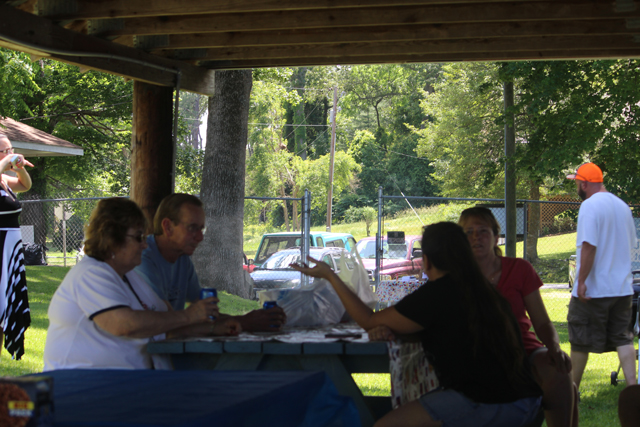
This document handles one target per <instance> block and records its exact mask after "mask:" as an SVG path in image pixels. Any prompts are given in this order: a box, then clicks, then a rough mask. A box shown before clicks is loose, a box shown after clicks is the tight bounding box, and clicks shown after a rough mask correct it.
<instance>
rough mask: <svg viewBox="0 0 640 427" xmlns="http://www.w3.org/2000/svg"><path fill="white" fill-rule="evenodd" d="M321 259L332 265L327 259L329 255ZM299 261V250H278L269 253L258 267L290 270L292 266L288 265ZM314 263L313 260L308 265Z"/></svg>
mask: <svg viewBox="0 0 640 427" xmlns="http://www.w3.org/2000/svg"><path fill="white" fill-rule="evenodd" d="M311 256H312V257H314V256H320V254H315V253H312V254H311ZM322 260H323V261H324V262H326V263H327V264H329V265H330V266H331V267H333V265H331V260H330V259H329V256H327V255H325V256H324V257H323V258H322ZM299 262H300V252H299V251H282V252H278V253H275V254H273V255H271V256H270V257H269V258H268V259H267V260H266V261H265V262H264V264H262V265H261V266H260V269H262V270H280V269H287V270H292V268H289V266H290V265H291V264H293V263H299ZM314 265H316V264H315V263H314V262H310V263H309V266H311V267H313V266H314Z"/></svg>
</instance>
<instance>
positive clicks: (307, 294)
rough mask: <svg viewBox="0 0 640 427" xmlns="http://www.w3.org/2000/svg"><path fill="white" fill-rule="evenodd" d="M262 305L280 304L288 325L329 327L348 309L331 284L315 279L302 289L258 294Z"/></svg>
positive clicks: (338, 320)
mask: <svg viewBox="0 0 640 427" xmlns="http://www.w3.org/2000/svg"><path fill="white" fill-rule="evenodd" d="M258 298H259V301H260V305H263V304H264V302H265V301H276V302H277V304H278V306H279V307H282V309H283V310H284V312H285V314H286V315H287V323H286V325H285V326H326V325H333V324H336V323H338V322H340V319H342V316H343V315H344V313H345V310H344V306H343V305H342V302H341V301H340V298H339V297H338V294H336V291H334V290H333V287H332V286H331V284H330V283H329V282H327V281H326V280H324V279H315V280H314V281H313V283H312V284H311V285H309V286H308V287H306V288H302V289H280V290H272V291H261V292H259V293H258Z"/></svg>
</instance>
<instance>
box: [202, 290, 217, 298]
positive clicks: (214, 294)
mask: <svg viewBox="0 0 640 427" xmlns="http://www.w3.org/2000/svg"><path fill="white" fill-rule="evenodd" d="M211 297H216V298H218V291H217V290H216V288H202V289H200V299H205V298H211Z"/></svg>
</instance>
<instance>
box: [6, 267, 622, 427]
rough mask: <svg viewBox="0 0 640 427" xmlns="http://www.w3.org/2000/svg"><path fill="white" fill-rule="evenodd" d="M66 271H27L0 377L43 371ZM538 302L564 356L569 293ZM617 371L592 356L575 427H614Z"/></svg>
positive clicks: (362, 382)
mask: <svg viewBox="0 0 640 427" xmlns="http://www.w3.org/2000/svg"><path fill="white" fill-rule="evenodd" d="M68 270H69V267H57V266H27V280H28V286H29V302H30V304H31V315H32V325H31V328H29V330H28V331H27V334H26V351H25V355H24V356H23V358H22V360H20V361H14V360H10V358H9V355H8V354H7V353H6V351H3V352H2V353H3V354H2V357H1V358H0V376H16V375H23V374H29V373H34V372H40V371H42V366H43V362H42V356H43V351H44V343H45V339H46V330H47V327H48V325H49V322H48V320H47V309H48V306H49V301H50V300H51V297H52V295H53V292H54V291H55V289H56V288H57V286H58V284H59V283H60V282H61V281H62V279H63V277H64V275H65V274H66V272H67V271H68ZM542 295H543V299H544V301H545V305H546V306H547V310H548V311H549V316H550V317H551V320H552V321H553V322H554V324H555V327H556V329H557V330H558V334H559V335H560V340H561V342H562V347H563V349H564V350H565V351H567V352H569V344H568V342H567V339H568V336H567V324H566V316H567V305H568V303H569V292H568V291H567V290H564V289H560V290H553V289H549V290H547V289H544V290H543V291H542ZM219 298H220V300H221V303H220V306H221V307H222V309H223V311H224V312H225V313H229V314H243V313H246V312H248V311H250V310H253V309H256V308H258V303H257V302H256V301H249V300H243V299H241V298H239V297H236V296H234V295H229V294H227V293H225V292H220V294H219ZM617 367H618V359H617V356H616V354H615V353H605V354H601V355H596V354H592V355H591V356H590V359H589V363H588V365H587V369H586V371H585V374H584V378H583V381H582V385H581V392H582V401H581V403H580V425H581V426H586V427H602V426H619V425H620V424H619V422H618V415H617V401H618V395H619V393H620V391H621V390H622V388H623V387H624V385H623V384H621V385H618V386H617V387H614V386H612V385H611V384H610V374H611V371H613V370H616V369H617ZM354 379H355V380H356V383H358V385H359V386H360V387H361V389H362V390H363V392H364V394H367V395H377V396H388V395H389V394H390V386H389V375H388V374H386V375H385V374H355V375H354Z"/></svg>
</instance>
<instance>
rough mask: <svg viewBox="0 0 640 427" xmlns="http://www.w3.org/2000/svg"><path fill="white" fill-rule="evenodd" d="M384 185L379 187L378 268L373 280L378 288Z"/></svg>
mask: <svg viewBox="0 0 640 427" xmlns="http://www.w3.org/2000/svg"><path fill="white" fill-rule="evenodd" d="M382 208H383V203H382V186H380V187H378V232H377V233H376V269H375V271H374V272H373V276H374V277H373V280H374V282H375V284H376V289H378V285H379V284H380V261H381V258H382Z"/></svg>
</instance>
